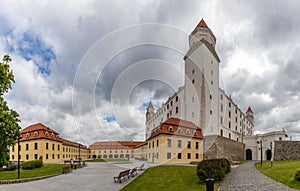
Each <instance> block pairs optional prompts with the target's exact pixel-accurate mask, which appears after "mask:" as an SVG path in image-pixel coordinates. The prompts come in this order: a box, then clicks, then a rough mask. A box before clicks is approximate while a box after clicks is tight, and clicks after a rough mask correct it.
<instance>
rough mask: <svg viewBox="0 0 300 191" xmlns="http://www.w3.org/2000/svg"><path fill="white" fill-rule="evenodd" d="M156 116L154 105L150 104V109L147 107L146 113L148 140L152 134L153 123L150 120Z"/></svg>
mask: <svg viewBox="0 0 300 191" xmlns="http://www.w3.org/2000/svg"><path fill="white" fill-rule="evenodd" d="M154 115H155V111H154V107H153V105H152V103H151V102H150V103H149V105H148V107H147V112H146V139H147V138H149V136H150V134H151V128H154V127H151V125H150V124H151V122H150V119H152V118H153V117H154Z"/></svg>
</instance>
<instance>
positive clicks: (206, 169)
mask: <svg viewBox="0 0 300 191" xmlns="http://www.w3.org/2000/svg"><path fill="white" fill-rule="evenodd" d="M230 169H231V168H230V163H229V161H228V160H227V159H211V160H203V161H201V162H199V163H198V165H197V175H198V177H199V181H200V182H201V183H204V182H205V180H206V179H208V178H213V179H214V180H215V181H221V180H223V179H224V177H225V174H227V173H228V172H230Z"/></svg>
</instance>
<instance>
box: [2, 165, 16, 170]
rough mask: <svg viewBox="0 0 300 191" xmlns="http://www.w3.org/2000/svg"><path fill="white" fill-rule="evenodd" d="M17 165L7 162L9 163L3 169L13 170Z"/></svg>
mask: <svg viewBox="0 0 300 191" xmlns="http://www.w3.org/2000/svg"><path fill="white" fill-rule="evenodd" d="M17 167H18V165H17V164H9V165H8V166H7V167H6V168H4V169H3V170H4V171H14V170H16V169H17Z"/></svg>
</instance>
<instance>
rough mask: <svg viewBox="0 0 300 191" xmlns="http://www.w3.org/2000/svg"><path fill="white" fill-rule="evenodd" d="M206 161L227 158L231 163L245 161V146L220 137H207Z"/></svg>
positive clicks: (205, 141) (204, 141)
mask: <svg viewBox="0 0 300 191" xmlns="http://www.w3.org/2000/svg"><path fill="white" fill-rule="evenodd" d="M203 143H204V150H203V151H204V159H213V158H226V159H228V160H229V161H237V160H244V156H245V154H244V152H245V144H244V143H241V142H237V141H234V140H231V139H228V138H225V137H221V136H218V135H211V136H205V137H204V139H203Z"/></svg>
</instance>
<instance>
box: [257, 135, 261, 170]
mask: <svg viewBox="0 0 300 191" xmlns="http://www.w3.org/2000/svg"><path fill="white" fill-rule="evenodd" d="M256 143H257V144H260V166H262V140H260V141H257V142H256Z"/></svg>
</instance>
